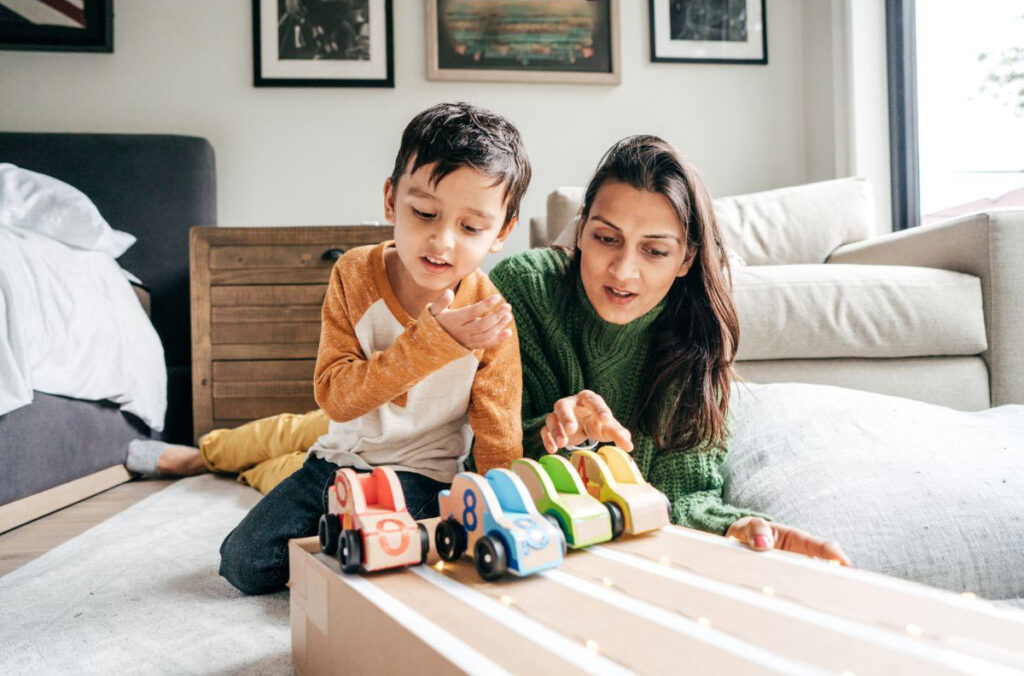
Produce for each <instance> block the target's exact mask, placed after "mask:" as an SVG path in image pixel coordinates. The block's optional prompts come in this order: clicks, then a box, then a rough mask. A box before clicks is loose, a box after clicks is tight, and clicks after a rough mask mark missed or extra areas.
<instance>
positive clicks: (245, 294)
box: [210, 284, 327, 307]
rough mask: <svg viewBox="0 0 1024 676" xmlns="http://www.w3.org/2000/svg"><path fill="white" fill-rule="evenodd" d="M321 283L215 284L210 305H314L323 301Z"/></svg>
mask: <svg viewBox="0 0 1024 676" xmlns="http://www.w3.org/2000/svg"><path fill="white" fill-rule="evenodd" d="M326 291H327V287H326V286H324V285H323V284H283V285H260V286H215V287H213V288H211V289H210V302H211V304H212V305H214V306H217V305H228V306H238V305H315V306H317V307H320V306H321V305H322V304H323V302H324V293H325V292H326Z"/></svg>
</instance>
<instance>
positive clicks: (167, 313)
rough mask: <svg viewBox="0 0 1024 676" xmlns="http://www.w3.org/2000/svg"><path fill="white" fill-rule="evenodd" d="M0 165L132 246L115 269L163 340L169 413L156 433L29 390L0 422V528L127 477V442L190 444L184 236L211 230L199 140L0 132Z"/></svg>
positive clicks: (124, 416) (207, 172) (108, 407)
mask: <svg viewBox="0 0 1024 676" xmlns="http://www.w3.org/2000/svg"><path fill="white" fill-rule="evenodd" d="M3 162H6V163H11V164H15V165H17V166H18V167H21V168H24V169H29V170H31V171H35V172H39V173H41V174H46V175H48V176H52V177H54V178H57V179H59V180H61V181H64V182H65V183H68V184H70V185H72V186H74V187H76V188H78V189H79V190H81V191H82V192H83V193H85V195H87V196H88V197H89V198H90V199H91V200H92V201H93V202H94V203H95V205H96V206H97V207H98V209H99V211H100V213H101V214H102V215H103V217H104V218H105V219H106V220H107V222H109V223H110V225H111V226H112V227H113V228H115V229H116V230H121V231H124V232H128V233H130V234H132V235H134V236H135V237H136V238H137V242H136V243H135V245H134V246H132V247H131V248H130V249H128V251H127V252H126V253H125V254H124V255H123V256H121V257H120V258H119V259H118V261H117V262H118V263H119V264H120V266H121V267H122V268H124V269H125V270H127V271H128V272H130V273H132V274H134V275H135V276H137V277H138V278H139V279H140V280H141V282H142V285H141V286H139V285H137V288H138V295H139V299H140V301H142V302H143V305H144V306H145V305H147V304H148V306H149V308H148V310H149V314H150V319H151V321H152V324H153V327H154V328H155V329H156V333H157V335H158V336H159V340H160V342H161V343H162V344H163V350H164V355H165V361H166V368H167V413H166V418H165V423H164V429H163V431H162V432H159V433H154V432H152V431H151V430H150V428H149V427H148V426H147V425H146V424H145V423H143V422H142V420H140V419H139V418H137V417H135V416H133V415H131V414H129V413H124V412H122V411H121V410H120V409H119V407H118V406H117V405H116V404H114V403H112V402H110V401H85V400H81V399H74V398H68V397H61V396H54V395H48V394H44V393H42V392H38V391H37V392H34V393H33V394H34V398H33V401H32V403H31V404H29V405H27V406H24V407H21V408H18V409H16V410H13V411H10V412H8V413H6V414H4V415H2V416H0V463H2V464H0V466H2V467H3V472H2V473H0V532H3V531H6V530H9V529H11V528H14V527H16V526H18V525H20V524H22V523H25V522H27V521H30V520H32V519H35V518H37V517H39V516H42V515H43V514H46V513H48V512H51V511H54V510H56V509H59V508H61V507H63V506H66V505H68V504H71V503H72V502H76V501H78V500H81V499H84V498H86V497H88V496H90V495H94V494H96V493H98V492H101V491H103V490H106V489H107V488H110V487H111V486H114V485H116V484H118V483H121V482H123V481H126V480H128V479H129V478H130V476H129V474H128V473H127V471H126V470H125V469H124V468H123V465H122V463H123V461H124V456H125V452H126V449H127V444H128V442H129V441H130V440H131V439H134V438H148V437H150V436H154V437H159V438H163V439H165V440H168V441H178V442H186V443H191V437H192V433H191V430H192V419H191V418H192V414H191V363H190V362H191V359H190V355H191V348H190V338H189V326H190V319H189V278H188V274H189V273H188V265H189V261H188V232H189V228H190V227H191V226H195V225H216V184H215V172H214V155H213V148H212V147H211V146H210V144H209V142H207V141H206V140H205V139H201V138H195V137H187V136H171V135H155V134H152V135H151V134H59V133H0V163H3ZM54 421H60V422H59V424H54Z"/></svg>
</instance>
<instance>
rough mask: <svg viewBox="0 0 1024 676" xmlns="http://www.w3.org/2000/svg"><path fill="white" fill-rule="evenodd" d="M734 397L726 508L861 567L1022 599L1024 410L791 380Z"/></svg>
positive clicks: (740, 390)
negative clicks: (842, 554) (767, 520)
mask: <svg viewBox="0 0 1024 676" xmlns="http://www.w3.org/2000/svg"><path fill="white" fill-rule="evenodd" d="M733 397H734V398H733V400H732V404H731V405H730V416H729V417H730V425H731V433H732V436H731V438H730V442H729V449H730V450H729V454H728V456H727V458H726V461H725V463H724V465H723V468H722V469H723V473H724V477H725V497H726V499H727V500H728V501H729V502H731V503H733V504H735V505H738V506H741V507H745V508H749V509H751V510H755V511H758V512H761V513H764V514H768V515H770V516H771V517H772V518H773V519H774V520H776V521H779V522H781V523H785V524H788V525H792V526H797V527H799V528H802V529H804V530H807V531H810V532H811V533H814V534H816V535H819V536H821V537H825V538H832V539H835V540H838V541H839V543H840V544H841V545H842V547H843V549H844V550H845V551H846V553H847V554H848V555H849V556H850V558H851V559H853V562H854V564H855V565H856V566H858V567H859V568H864V569H867V570H873V571H877V572H881V573H886V574H889V575H896V576H899V577H903V578H907V579H910V580H914V581H917V582H922V583H925V584H929V585H934V586H937V587H944V588H946V589H950V590H954V591H972V592H975V593H977V594H979V595H980V596H984V597H987V598H991V599H1007V598H1015V597H1024V556H1022V552H1024V406H1000V407H998V408H993V409H989V410H987V411H981V412H977V413H966V412H962V411H955V410H953V409H948V408H944V407H941V406H935V405H932V404H925V403H922V402H917V401H911V400H909V399H900V398H898V397H889V396H884V395H880V394H872V393H868V392H861V391H857V390H847V389H843V388H838V387H827V386H822V385H803V384H795V383H783V384H773V385H754V384H740V385H737V386H735V388H734V392H733Z"/></svg>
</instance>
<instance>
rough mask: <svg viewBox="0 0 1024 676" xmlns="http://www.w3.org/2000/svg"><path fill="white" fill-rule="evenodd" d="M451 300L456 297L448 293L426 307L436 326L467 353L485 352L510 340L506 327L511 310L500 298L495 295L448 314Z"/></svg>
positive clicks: (450, 311)
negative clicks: (474, 351) (473, 351)
mask: <svg viewBox="0 0 1024 676" xmlns="http://www.w3.org/2000/svg"><path fill="white" fill-rule="evenodd" d="M453 300H455V294H454V293H452V291H451V289H447V290H445V292H444V293H443V294H441V297H440V298H438V299H437V300H435V301H434V302H433V303H431V304H430V305H429V306H428V307H429V308H430V314H432V315H434V317H435V318H436V319H437V323H438V324H440V325H441V327H442V328H444V330H445V331H447V332H448V335H450V336H451V337H452V338H454V339H455V340H457V341H458V342H459V343H460V344H461V345H462V346H463V347H464V348H466V349H467V350H486V349H487V348H489V347H494V346H495V345H497V344H498V343H500V342H501V341H503V340H505V339H506V338H509V337H511V335H512V330H511V329H510V328H508V325H509V323H511V321H512V306H511V305H509V304H508V303H504V302H502V301H503V299H502V297H501V296H500V295H498V294H494V295H492V296H489V297H487V298H484V299H483V300H482V301H479V302H477V303H473V304H472V305H468V306H466V307H464V308H459V309H458V310H449V309H448V307H449V306H450V305H451V304H452V301H453Z"/></svg>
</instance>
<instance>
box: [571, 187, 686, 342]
mask: <svg viewBox="0 0 1024 676" xmlns="http://www.w3.org/2000/svg"><path fill="white" fill-rule="evenodd" d="M576 245H577V246H578V247H579V250H580V275H581V276H582V278H583V288H584V289H585V290H586V292H587V298H589V299H590V303H591V304H592V305H593V306H594V309H595V310H597V314H599V315H600V316H601V318H602V319H604V320H605V321H607V322H611V323H612V324H628V323H629V322H631V321H633V320H634V319H637V318H638V317H642V316H643V315H645V314H647V313H648V312H649V311H650V310H651V309H653V308H654V306H655V305H657V304H658V303H660V302H661V299H662V298H664V297H665V295H666V294H668V291H669V289H670V288H671V287H672V282H673V281H675V279H676V277H682V276H684V275H686V273H687V272H689V271H690V266H691V265H692V264H693V258H694V257H693V253H694V252H693V251H692V250H690V251H688V250H687V246H686V236H685V234H684V233H683V227H682V225H681V224H680V223H679V218H678V217H677V216H676V211H675V209H673V208H672V204H671V203H670V202H669V201H668V198H667V197H665V196H664V195H662V194H661V193H657V192H647V191H644V190H637V189H636V188H634V187H633V186H631V185H628V184H626V183H620V182H617V181H615V182H606V183H605V184H604V185H602V186H601V187H600V188H599V189H598V191H597V195H596V196H595V197H594V203H593V204H592V205H591V208H590V214H589V216H588V217H587V220H586V223H584V224H583V228H582V230H581V232H580V238H579V241H578V242H577V243H576Z"/></svg>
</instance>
